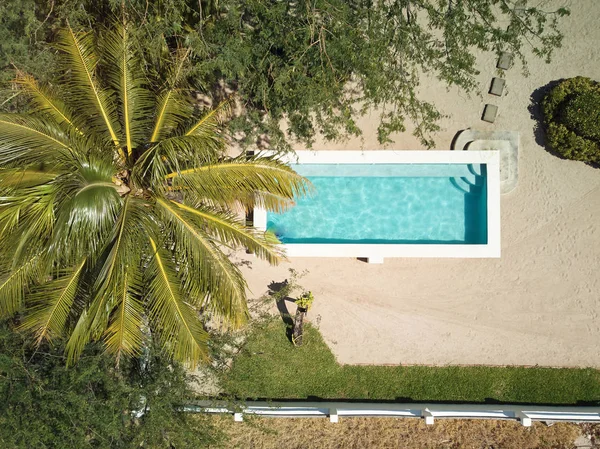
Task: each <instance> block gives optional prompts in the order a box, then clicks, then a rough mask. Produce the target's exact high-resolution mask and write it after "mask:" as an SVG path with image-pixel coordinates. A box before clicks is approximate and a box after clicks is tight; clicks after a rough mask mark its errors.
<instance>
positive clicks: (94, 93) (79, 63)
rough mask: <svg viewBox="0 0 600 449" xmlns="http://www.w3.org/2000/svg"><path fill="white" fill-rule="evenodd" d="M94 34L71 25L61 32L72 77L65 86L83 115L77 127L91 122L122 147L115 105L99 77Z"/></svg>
mask: <svg viewBox="0 0 600 449" xmlns="http://www.w3.org/2000/svg"><path fill="white" fill-rule="evenodd" d="M93 39H94V35H93V34H92V33H75V32H74V31H73V30H72V29H71V27H68V28H67V29H66V30H63V31H62V32H61V33H60V40H59V42H58V48H59V49H60V50H62V51H63V52H64V54H65V56H66V58H65V59H66V62H67V68H68V69H69V70H70V73H71V76H72V79H71V80H69V81H68V83H67V84H66V87H67V88H68V90H69V94H70V96H71V98H70V101H71V102H72V103H74V104H77V105H78V110H80V111H84V114H82V115H81V116H79V117H78V118H77V121H78V122H80V123H78V124H77V125H78V126H77V127H78V128H80V129H82V128H86V127H89V126H90V125H92V128H93V129H95V130H97V132H99V133H100V132H102V131H101V130H104V132H106V133H108V135H109V137H110V139H111V140H112V141H113V142H114V144H115V145H116V146H117V147H119V145H120V143H119V138H118V137H117V133H118V132H119V131H120V127H119V124H118V123H119V122H118V120H117V114H116V110H115V106H114V104H113V102H112V101H111V98H110V96H109V94H108V92H107V91H106V90H104V89H102V88H101V87H100V85H99V83H98V81H97V79H96V66H97V64H98V59H99V58H98V55H97V54H96V52H95V50H94V40H93Z"/></svg>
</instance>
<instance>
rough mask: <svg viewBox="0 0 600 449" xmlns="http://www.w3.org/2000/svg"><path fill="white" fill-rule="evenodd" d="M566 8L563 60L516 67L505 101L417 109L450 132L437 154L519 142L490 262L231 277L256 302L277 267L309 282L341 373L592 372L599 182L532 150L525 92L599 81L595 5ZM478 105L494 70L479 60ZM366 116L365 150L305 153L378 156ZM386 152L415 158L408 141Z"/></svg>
mask: <svg viewBox="0 0 600 449" xmlns="http://www.w3.org/2000/svg"><path fill="white" fill-rule="evenodd" d="M554 3H556V4H565V3H566V4H567V5H568V6H570V8H571V12H572V13H571V16H570V17H568V18H566V19H564V21H563V25H562V29H563V31H564V33H565V40H564V45H563V48H562V49H560V50H559V51H558V53H557V54H556V56H555V57H554V60H553V62H552V63H551V64H550V65H546V64H544V63H543V62H542V61H539V60H537V59H533V58H530V64H529V70H530V73H531V74H530V76H529V77H528V78H525V77H524V76H523V74H522V72H521V67H520V65H519V64H516V65H515V66H514V67H513V68H512V69H510V70H509V71H508V72H507V73H506V80H507V87H506V91H507V94H505V96H504V97H502V98H500V99H497V97H492V96H488V95H487V94H486V93H484V94H483V96H482V97H478V96H477V95H474V96H472V97H471V98H468V97H467V95H466V94H464V93H458V92H457V91H455V90H450V91H447V90H446V87H445V86H443V85H440V83H438V82H435V81H430V82H424V84H423V89H424V96H425V97H426V98H429V99H432V100H435V103H436V104H437V105H438V107H439V108H440V109H441V110H442V111H443V112H444V113H447V114H450V115H451V118H450V119H447V120H445V121H443V122H442V125H443V128H444V131H442V132H440V133H439V134H437V135H436V136H435V137H436V143H437V148H438V149H448V148H449V147H450V144H451V141H452V138H453V137H454V135H455V133H456V132H457V131H459V130H461V129H464V128H468V127H472V128H477V129H495V130H515V131H519V132H520V136H521V147H520V161H519V184H518V186H517V188H516V189H515V190H514V191H513V192H511V193H510V194H508V195H505V196H503V197H502V258H501V259H487V260H486V259H479V260H469V259H386V260H385V263H384V264H383V265H368V264H366V263H364V262H361V261H359V260H355V259H317V258H314V259H311V258H297V259H294V260H291V261H290V262H289V263H284V264H282V265H280V266H278V267H269V266H267V265H266V264H264V263H262V262H260V261H258V260H256V259H252V260H251V261H250V262H251V263H250V264H248V265H245V266H243V267H242V269H243V271H244V273H245V275H246V276H247V278H248V282H249V286H250V289H251V291H252V293H251V296H253V297H257V296H260V295H261V294H263V293H264V292H265V291H266V287H267V285H268V284H269V282H270V281H282V280H284V279H285V278H286V277H287V274H288V273H287V270H288V268H290V267H293V268H296V269H298V270H308V274H307V275H306V277H305V278H304V279H303V280H302V285H303V286H304V287H305V288H307V289H310V290H312V291H313V292H314V294H315V297H316V301H315V304H314V307H313V309H312V311H311V314H310V318H311V320H312V321H313V322H317V323H318V325H319V327H320V329H321V331H322V333H323V336H324V338H325V340H326V341H327V343H328V344H329V345H330V347H331V348H332V350H333V352H334V353H335V355H336V356H337V358H338V360H339V361H340V362H341V363H352V364H360V363H374V364H440V365H444V364H489V365H505V364H518V365H547V366H594V367H600V351H599V350H598V341H599V340H600V321H599V320H598V298H599V296H600V288H599V287H600V273H599V268H600V231H599V224H600V170H599V169H593V168H590V167H588V166H586V165H584V164H582V163H578V162H571V161H564V160H560V159H558V158H556V157H554V156H552V155H551V154H549V153H548V152H546V151H545V150H544V149H543V148H542V147H541V146H540V145H538V143H536V136H535V131H534V130H535V127H536V121H535V120H534V119H533V118H532V117H531V114H530V111H529V110H528V107H529V106H530V104H531V99H530V96H531V95H532V93H533V92H534V91H535V90H536V89H538V88H540V87H542V86H545V85H546V84H548V83H549V82H551V81H554V80H557V79H561V78H568V77H572V76H576V75H583V76H588V77H592V78H595V79H600V47H599V46H598V42H600V27H598V19H600V2H599V1H598V0H572V1H555V2H554ZM479 61H480V70H481V76H480V83H481V88H482V91H483V92H487V89H488V86H489V82H490V80H491V78H492V76H494V74H495V72H496V69H495V62H496V57H495V56H494V55H481V57H480V58H479ZM486 102H490V103H494V104H497V105H498V106H499V116H498V118H497V120H496V123H495V124H493V125H492V124H485V123H484V122H482V121H481V120H480V116H481V113H482V110H483V105H484V104H485V103H486ZM376 123H377V118H376V115H375V114H373V115H372V116H369V117H365V118H364V120H363V121H362V122H361V125H362V128H363V130H364V141H362V142H361V140H359V139H357V140H355V141H348V142H344V143H340V144H321V145H317V146H316V147H315V148H316V149H361V148H364V149H365V150H374V149H381V146H380V145H379V144H377V141H376ZM396 140H397V142H396V144H394V145H393V146H391V147H390V149H391V148H393V149H419V148H420V145H419V144H418V142H417V141H416V139H415V138H414V137H412V136H411V135H410V133H408V132H407V133H405V134H402V135H400V136H398V138H397V139H396Z"/></svg>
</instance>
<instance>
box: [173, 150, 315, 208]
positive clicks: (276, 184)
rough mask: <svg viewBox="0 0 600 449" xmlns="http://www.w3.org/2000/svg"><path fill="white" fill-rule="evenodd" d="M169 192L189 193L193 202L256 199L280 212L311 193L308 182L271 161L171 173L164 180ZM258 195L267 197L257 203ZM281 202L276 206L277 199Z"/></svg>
mask: <svg viewBox="0 0 600 449" xmlns="http://www.w3.org/2000/svg"><path fill="white" fill-rule="evenodd" d="M166 178H167V179H171V180H172V186H173V188H175V189H177V188H183V189H189V190H191V191H192V192H193V194H194V195H195V196H196V197H197V198H206V199H209V200H211V201H214V202H219V200H220V199H221V200H224V201H225V202H228V201H229V200H232V199H234V198H236V197H240V198H245V197H246V198H247V197H248V196H249V195H256V197H257V198H256V201H257V202H259V203H262V204H263V205H265V206H270V207H272V208H273V209H272V210H277V211H281V210H284V209H286V208H287V207H289V206H290V205H292V204H293V203H292V201H293V200H294V198H296V197H297V196H302V195H305V194H307V193H310V191H311V185H310V183H309V181H308V180H307V179H305V178H303V177H302V176H300V175H298V174H297V173H296V172H294V171H293V170H292V169H291V168H290V167H289V166H287V165H285V164H283V163H281V162H279V161H277V160H275V159H271V158H255V159H251V160H244V159H240V158H238V159H232V160H229V161H223V162H220V163H218V164H210V165H203V166H199V167H196V168H191V169H187V170H181V171H180V172H179V173H177V172H173V173H169V174H168V175H167V176H166ZM261 192H265V193H268V196H264V197H263V198H264V199H261ZM278 198H279V199H281V201H280V202H277V201H276V200H277V199H278Z"/></svg>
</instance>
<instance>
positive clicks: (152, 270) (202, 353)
mask: <svg viewBox="0 0 600 449" xmlns="http://www.w3.org/2000/svg"><path fill="white" fill-rule="evenodd" d="M150 245H151V248H152V256H151V260H150V264H149V266H148V270H147V276H148V279H149V284H148V285H149V287H148V307H149V310H150V319H151V321H152V322H153V323H155V326H156V329H157V331H158V333H159V335H160V338H161V341H162V344H163V347H164V348H165V350H166V351H167V352H168V353H169V354H170V355H172V356H173V357H174V358H175V359H177V360H179V361H181V362H184V363H189V364H191V365H192V366H195V364H196V363H197V362H198V361H199V360H200V359H201V358H206V357H207V347H206V342H207V338H208V335H207V333H206V331H205V330H204V328H203V327H202V323H201V322H200V320H199V319H198V313H197V312H196V311H195V310H194V309H193V308H192V307H191V306H190V305H189V304H188V303H186V302H185V301H184V300H183V299H182V297H181V293H180V291H179V285H180V281H179V279H178V278H177V275H176V273H175V267H174V266H173V264H172V262H171V259H170V257H169V255H168V253H166V251H165V250H164V249H162V248H159V247H158V245H157V243H156V241H154V240H153V239H152V238H150Z"/></svg>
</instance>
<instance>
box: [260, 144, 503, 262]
mask: <svg viewBox="0 0 600 449" xmlns="http://www.w3.org/2000/svg"><path fill="white" fill-rule="evenodd" d="M297 157H298V159H297V161H291V165H292V167H293V168H294V169H295V170H296V171H297V172H298V173H300V174H301V175H303V176H305V177H307V178H308V179H309V180H310V181H311V182H312V184H313V186H314V187H315V192H314V193H313V194H312V195H311V196H307V197H304V198H300V199H299V200H298V202H297V204H296V205H295V206H294V207H292V208H291V209H290V210H288V211H286V212H284V213H281V214H275V213H268V214H267V213H266V212H264V211H261V210H257V211H255V226H257V227H259V228H262V229H269V230H271V231H272V232H274V233H275V234H276V235H277V236H278V238H279V239H280V241H281V242H282V244H283V245H284V247H285V249H286V250H287V253H288V255H289V256H292V257H294V256H308V257H310V256H315V257H327V256H329V257H336V256H352V257H366V258H368V259H369V260H370V261H371V262H381V261H382V260H383V258H384V257H499V255H500V242H499V230H500V229H499V164H498V154H497V153H496V152H492V151H464V152H453V151H369V152H351V151H322V152H298V153H297Z"/></svg>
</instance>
